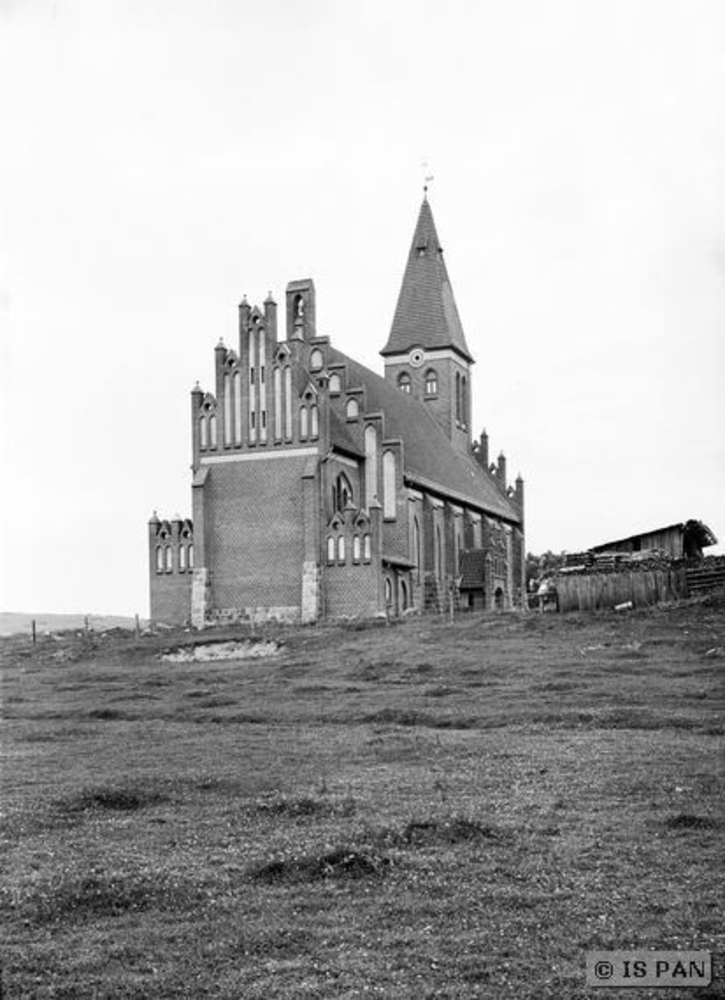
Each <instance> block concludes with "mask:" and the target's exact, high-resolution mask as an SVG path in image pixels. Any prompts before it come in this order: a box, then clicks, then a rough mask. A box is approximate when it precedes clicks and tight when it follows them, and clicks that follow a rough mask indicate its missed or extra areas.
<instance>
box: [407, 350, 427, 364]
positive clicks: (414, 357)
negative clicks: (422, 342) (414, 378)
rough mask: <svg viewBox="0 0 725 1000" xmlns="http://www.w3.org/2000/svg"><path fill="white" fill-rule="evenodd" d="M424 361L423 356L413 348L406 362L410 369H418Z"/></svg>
mask: <svg viewBox="0 0 725 1000" xmlns="http://www.w3.org/2000/svg"><path fill="white" fill-rule="evenodd" d="M424 360H425V355H424V354H423V352H422V351H421V349H420V348H419V347H415V348H414V349H413V350H412V351H411V352H410V354H409V355H408V362H409V364H410V366H411V367H412V368H420V366H421V365H422V364H423V362H424Z"/></svg>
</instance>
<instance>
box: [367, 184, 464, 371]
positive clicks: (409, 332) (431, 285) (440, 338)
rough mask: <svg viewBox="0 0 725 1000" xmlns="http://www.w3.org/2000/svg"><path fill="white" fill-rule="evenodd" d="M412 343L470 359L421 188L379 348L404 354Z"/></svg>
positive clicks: (430, 215) (413, 345)
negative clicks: (393, 303)
mask: <svg viewBox="0 0 725 1000" xmlns="http://www.w3.org/2000/svg"><path fill="white" fill-rule="evenodd" d="M413 347H422V348H424V349H428V350H433V349H439V348H446V347H448V348H451V349H452V350H454V351H457V352H458V353H459V354H460V355H462V356H463V357H464V358H465V359H466V360H467V361H473V358H472V357H471V354H470V351H469V350H468V345H467V344H466V337H465V334H464V333H463V327H462V326H461V320H460V318H459V316H458V309H457V308H456V303H455V299H454V298H453V290H452V288H451V283H450V279H449V278H448V272H447V270H446V265H445V261H444V260H443V248H442V246H441V244H440V240H439V239H438V233H437V231H436V227H435V222H434V221H433V212H432V211H431V207H430V203H429V201H428V192H427V191H424V194H423V203H422V204H421V206H420V212H419V214H418V222H417V224H416V227H415V232H414V233H413V242H412V243H411V246H410V252H409V254H408V263H407V265H406V268H405V274H404V275H403V283H402V286H401V288H400V295H399V296H398V305H397V308H396V310H395V316H394V318H393V325H392V327H391V330H390V336H389V337H388V342H387V344H386V345H385V347H384V348H383V350H382V351H381V352H380V353H381V354H382V355H383V356H385V355H389V354H405V353H407V352H408V351H409V350H410V349H411V348H413Z"/></svg>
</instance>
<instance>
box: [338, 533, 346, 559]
mask: <svg viewBox="0 0 725 1000" xmlns="http://www.w3.org/2000/svg"><path fill="white" fill-rule="evenodd" d="M337 561H338V562H339V563H344V562H345V536H344V535H340V536H339V538H338V539H337Z"/></svg>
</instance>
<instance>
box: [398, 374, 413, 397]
mask: <svg viewBox="0 0 725 1000" xmlns="http://www.w3.org/2000/svg"><path fill="white" fill-rule="evenodd" d="M398 388H399V389H402V390H403V392H408V393H409V392H410V375H409V374H408V372H401V373H400V375H398Z"/></svg>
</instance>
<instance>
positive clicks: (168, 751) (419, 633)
mask: <svg viewBox="0 0 725 1000" xmlns="http://www.w3.org/2000/svg"><path fill="white" fill-rule="evenodd" d="M724 618H725V616H724V615H723V606H722V604H718V603H714V602H703V603H701V604H689V605H684V606H682V607H678V608H671V609H667V610H665V609H661V610H654V611H649V612H641V613H634V614H631V615H626V616H620V615H616V614H614V613H612V614H601V615H596V616H584V615H570V616H559V615H541V616H540V615H529V616H519V615H505V616H501V617H488V618H487V617H483V616H480V617H479V616H468V617H465V618H462V619H461V620H460V621H459V622H457V623H455V624H454V625H451V624H449V623H448V622H447V621H444V620H440V619H420V620H411V621H406V622H404V623H402V624H399V625H395V626H390V627H385V626H382V627H381V626H370V627H360V626H350V627H347V628H345V627H340V628H330V627H325V628H322V627H321V628H300V629H286V630H279V631H277V632H275V631H274V630H265V632H264V635H263V636H262V637H261V638H263V639H264V640H265V641H267V642H277V643H278V644H279V651H278V653H277V655H271V656H267V657H266V658H260V659H244V658H236V659H234V658H233V659H221V660H213V661H209V662H197V661H194V660H191V661H189V662H169V661H167V660H165V659H163V658H162V655H163V654H165V653H168V652H170V651H171V649H172V647H174V646H175V645H181V646H184V647H189V646H190V645H193V644H206V643H208V642H209V641H210V640H213V639H217V640H227V641H231V640H233V639H235V638H237V637H239V636H240V634H241V633H239V632H238V631H235V630H233V629H227V630H223V631H219V632H216V633H204V634H203V635H201V636H195V637H191V636H189V635H187V634H183V633H179V634H178V635H177V636H176V637H174V636H169V635H166V636H163V637H159V636H148V637H146V636H144V637H142V638H141V639H140V640H138V641H136V640H134V638H133V637H132V636H129V637H125V638H124V637H120V638H119V637H118V636H112V635H111V636H106V637H105V638H104V637H102V636H100V635H93V634H91V635H81V636H73V635H70V636H66V637H63V638H62V639H53V638H47V639H42V640H40V641H39V642H38V644H37V645H36V646H35V647H32V646H31V644H30V643H29V641H28V640H27V637H15V638H12V639H6V640H4V641H3V643H2V644H1V645H0V651H2V655H3V660H4V694H5V716H6V725H7V736H6V741H5V749H6V752H7V754H8V755H9V758H10V760H11V761H12V766H11V767H8V768H7V769H6V770H5V771H4V772H3V774H4V776H3V800H4V809H5V821H4V822H5V838H6V842H5V848H6V849H5V852H4V857H5V860H4V862H3V871H2V879H1V880H0V885H2V889H0V909H1V910H2V916H3V918H4V924H5V928H6V930H5V948H4V951H5V957H4V972H3V975H4V981H3V986H4V989H5V991H6V994H3V995H7V996H48V997H51V996H73V997H93V996H123V997H138V998H141V997H144V998H148V997H199V996H211V997H229V998H241V997H243V998H245V1000H246V998H259V1000H270V998H272V1000H274V998H282V997H293V998H297V997H323V998H328V997H329V998H333V997H334V998H337V997H356V996H363V995H371V996H381V997H395V998H403V1000H408V998H409V1000H414V998H415V1000H419V998H421V997H451V998H453V997H493V998H507V997H511V998H517V1000H518V998H532V1000H533V998H552V1000H554V998H557V1000H558V998H584V997H588V996H592V995H593V993H592V992H591V991H588V990H587V989H586V987H585V980H584V969H585V954H586V952H587V951H588V950H594V949H609V948H611V949H614V948H620V949H630V948H637V947H644V948H652V949H677V948H689V949H701V950H712V951H714V952H717V953H718V955H719V956H722V955H723V954H725V952H724V951H723V934H722V920H721V916H720V912H719V905H720V898H719V878H718V872H719V870H720V869H719V860H718V859H719V842H720V840H721V837H722V819H721V813H720V811H719V806H720V802H721V799H720V798H719V795H720V780H721V776H722V775H721V770H720V768H719V764H718V749H720V748H721V746H722V735H723V732H724V731H725V730H724V729H723V720H722V715H721V714H720V712H721V708H722V689H721V688H718V673H719V672H720V671H721V668H722V657H723V649H724V647H725V621H724ZM258 638H260V637H259V636H257V637H255V639H258ZM269 651H270V649H269V647H267V652H269ZM226 652H227V654H229V649H228V647H227V649H226ZM239 652H240V654H241V653H244V652H248V650H245V649H244V648H243V647H240V650H239ZM272 652H273V650H272ZM200 655H201V654H200ZM717 961H718V962H719V963H720V965H722V958H721V957H720V958H718V960H717ZM720 975H722V969H721V970H720ZM716 989H717V988H716V987H713V988H712V989H701V990H686V991H683V993H682V996H683V997H687V998H688V1000H692V998H695V997H698V996H699V997H705V996H713V997H714V996H715V995H717V992H716ZM626 995H627V997H628V998H629V997H632V998H636V997H638V996H639V997H643V996H652V995H654V994H653V993H652V992H651V991H650V992H647V991H637V990H628V991H627V994H626ZM673 995H678V994H673Z"/></svg>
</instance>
